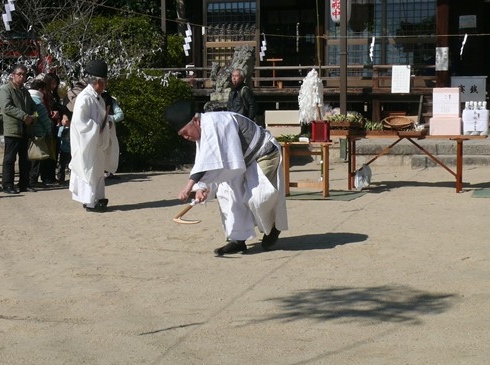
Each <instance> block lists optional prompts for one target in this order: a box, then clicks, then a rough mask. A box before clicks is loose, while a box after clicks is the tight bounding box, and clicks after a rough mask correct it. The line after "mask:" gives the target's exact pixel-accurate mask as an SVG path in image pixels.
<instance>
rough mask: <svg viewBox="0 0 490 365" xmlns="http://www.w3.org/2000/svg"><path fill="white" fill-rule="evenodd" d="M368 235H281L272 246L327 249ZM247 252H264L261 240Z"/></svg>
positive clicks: (278, 247)
mask: <svg viewBox="0 0 490 365" xmlns="http://www.w3.org/2000/svg"><path fill="white" fill-rule="evenodd" d="M367 239H368V235H366V234H362V233H351V232H331V233H321V234H309V235H303V236H294V237H279V241H278V242H277V243H276V244H275V245H274V246H272V247H271V250H274V251H306V250H326V249H330V248H334V247H335V246H341V245H346V244H350V243H359V242H362V241H366V240H367ZM248 247H249V249H248V250H247V254H256V253H262V252H264V250H263V249H262V247H261V246H260V242H259V243H256V244H253V245H249V246H248Z"/></svg>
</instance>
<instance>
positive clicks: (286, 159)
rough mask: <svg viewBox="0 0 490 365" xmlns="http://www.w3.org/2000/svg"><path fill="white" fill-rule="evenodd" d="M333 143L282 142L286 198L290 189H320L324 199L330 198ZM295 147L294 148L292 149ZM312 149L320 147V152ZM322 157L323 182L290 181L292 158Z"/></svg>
mask: <svg viewBox="0 0 490 365" xmlns="http://www.w3.org/2000/svg"><path fill="white" fill-rule="evenodd" d="M330 144H331V142H281V146H282V161H283V166H284V185H285V190H286V196H289V195H290V187H297V188H310V189H311V188H320V189H321V190H322V195H323V197H328V196H329V174H328V167H329V156H330V155H329V146H330ZM294 146H306V147H308V149H302V150H297V149H294ZM291 147H293V148H291ZM311 147H320V151H313V150H312V149H311ZM313 155H320V156H322V161H323V163H322V181H320V182H315V181H298V182H292V181H290V158H291V156H313Z"/></svg>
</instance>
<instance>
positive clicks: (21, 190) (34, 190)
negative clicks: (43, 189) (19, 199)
mask: <svg viewBox="0 0 490 365" xmlns="http://www.w3.org/2000/svg"><path fill="white" fill-rule="evenodd" d="M19 191H20V192H21V193H25V192H26V191H27V192H29V193H35V192H36V191H37V190H36V189H34V188H33V187H32V186H28V187H27V188H19Z"/></svg>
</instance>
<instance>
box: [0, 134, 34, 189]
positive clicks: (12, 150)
mask: <svg viewBox="0 0 490 365" xmlns="http://www.w3.org/2000/svg"><path fill="white" fill-rule="evenodd" d="M17 155H18V156H19V189H25V188H27V186H28V185H29V168H30V162H29V160H28V159H27V138H16V137H5V150H4V155H3V166H2V186H3V188H4V189H6V188H13V187H14V179H15V161H16V159H17Z"/></svg>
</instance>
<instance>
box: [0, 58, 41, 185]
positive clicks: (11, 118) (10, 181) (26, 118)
mask: <svg viewBox="0 0 490 365" xmlns="http://www.w3.org/2000/svg"><path fill="white" fill-rule="evenodd" d="M26 75H27V68H26V67H25V66H24V65H20V64H16V65H14V67H13V68H12V74H11V79H10V81H9V82H8V83H7V84H5V85H2V87H0V110H1V113H2V118H3V133H4V137H5V150H4V156H3V167H2V188H3V191H4V192H5V193H7V194H18V193H19V191H20V192H26V191H35V190H34V189H33V188H32V187H30V186H29V168H30V162H29V160H28V158H27V147H28V128H29V126H30V125H31V124H32V123H33V122H34V114H35V112H36V103H35V102H34V100H32V98H31V95H30V94H29V91H27V89H26V88H25V87H24V83H25V80H26ZM17 156H19V182H18V188H19V190H17V189H16V187H15V185H14V179H15V161H16V159H17Z"/></svg>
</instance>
